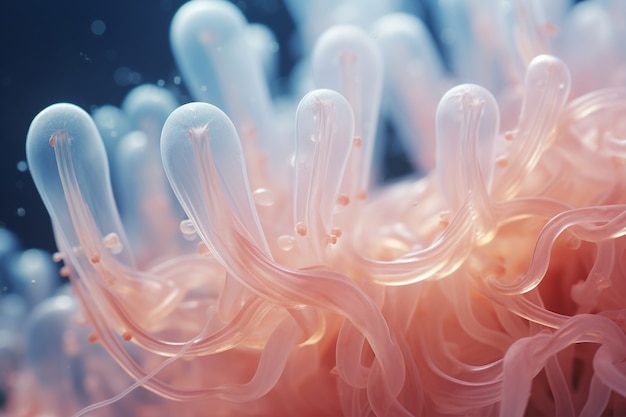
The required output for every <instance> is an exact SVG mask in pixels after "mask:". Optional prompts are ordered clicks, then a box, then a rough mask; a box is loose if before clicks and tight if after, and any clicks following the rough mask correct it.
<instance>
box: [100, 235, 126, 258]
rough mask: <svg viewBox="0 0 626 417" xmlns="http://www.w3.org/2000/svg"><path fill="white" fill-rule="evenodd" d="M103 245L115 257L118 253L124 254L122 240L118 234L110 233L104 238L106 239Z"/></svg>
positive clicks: (103, 240)
mask: <svg viewBox="0 0 626 417" xmlns="http://www.w3.org/2000/svg"><path fill="white" fill-rule="evenodd" d="M102 243H103V244H104V247H105V248H108V249H110V250H111V253H112V254H113V255H117V254H118V253H121V252H122V249H123V246H122V242H120V238H119V236H118V235H117V233H109V234H108V235H106V236H105V237H104V239H102Z"/></svg>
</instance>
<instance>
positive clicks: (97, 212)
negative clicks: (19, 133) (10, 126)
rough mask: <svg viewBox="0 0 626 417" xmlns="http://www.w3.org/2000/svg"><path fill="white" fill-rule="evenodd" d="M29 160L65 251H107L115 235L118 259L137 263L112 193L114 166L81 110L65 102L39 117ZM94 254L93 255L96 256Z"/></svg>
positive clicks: (31, 138) (33, 127)
mask: <svg viewBox="0 0 626 417" xmlns="http://www.w3.org/2000/svg"><path fill="white" fill-rule="evenodd" d="M26 157H27V160H28V164H29V166H30V170H31V174H32V176H33V180H34V182H35V186H36V187H37V190H38V191H39V194H40V195H41V197H42V199H43V201H44V204H45V205H46V208H47V210H48V213H49V214H50V217H51V218H52V222H53V224H54V230H55V234H56V235H57V236H56V237H57V240H58V241H60V244H61V246H62V247H63V249H64V250H65V249H68V248H81V249H82V252H83V253H85V252H94V251H95V252H99V251H102V250H104V248H105V247H106V243H104V242H103V239H104V237H105V236H109V235H114V236H116V239H117V241H118V242H119V245H118V246H117V247H116V254H117V255H119V256H118V259H119V260H123V262H124V263H126V264H128V265H131V264H133V263H134V261H133V260H132V255H131V253H130V251H129V250H123V249H124V248H125V249H128V243H127V239H126V235H125V232H124V230H123V228H122V225H121V221H120V218H119V214H118V212H117V207H116V205H115V201H114V199H113V192H112V190H111V184H110V182H109V165H108V159H107V155H106V151H105V148H104V144H103V142H102V139H101V137H100V133H99V132H98V129H97V128H96V125H95V123H94V122H93V120H92V119H91V117H90V116H89V114H87V112H85V111H84V110H83V109H81V108H80V107H78V106H75V105H73V104H68V103H60V104H54V105H51V106H49V107H48V108H46V109H44V110H43V111H42V112H41V113H39V114H38V115H37V116H36V117H35V119H34V120H33V122H32V123H31V126H30V128H29V131H28V135H27V138H26ZM95 252H94V253H92V254H91V255H90V256H95Z"/></svg>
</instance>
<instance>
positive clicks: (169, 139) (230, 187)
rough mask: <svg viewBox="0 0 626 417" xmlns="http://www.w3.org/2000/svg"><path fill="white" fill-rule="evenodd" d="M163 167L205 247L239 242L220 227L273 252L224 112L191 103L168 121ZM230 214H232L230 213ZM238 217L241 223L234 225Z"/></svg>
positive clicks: (164, 142) (162, 141) (235, 139)
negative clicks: (259, 217) (266, 238)
mask: <svg viewBox="0 0 626 417" xmlns="http://www.w3.org/2000/svg"><path fill="white" fill-rule="evenodd" d="M161 153H162V158H163V166H164V167H165V172H166V173H167V177H168V178H169V180H170V183H171V184H172V188H173V189H174V192H175V193H176V196H177V197H178V199H179V201H180V202H181V204H182V206H183V208H184V209H185V212H186V213H187V215H188V216H189V218H190V219H191V220H192V221H193V222H194V225H195V226H196V229H197V230H198V231H199V233H200V234H201V236H202V238H203V239H204V240H205V243H208V244H209V245H215V244H219V243H222V241H224V245H226V247H225V248H221V247H220V248H212V249H213V252H214V253H215V254H219V253H222V252H224V250H225V249H226V248H227V247H228V246H229V245H233V244H234V242H233V241H231V240H230V239H229V236H228V235H227V234H224V233H222V232H223V231H224V230H221V231H220V227H225V228H227V229H226V231H228V232H230V230H228V229H229V228H230V227H236V228H237V230H236V231H237V233H240V234H242V236H243V237H244V238H246V239H249V240H250V241H251V242H252V243H254V244H256V245H257V247H258V248H259V249H261V250H262V251H264V252H266V253H269V248H268V246H267V242H266V240H265V235H264V233H263V230H262V229H261V225H260V223H259V220H258V216H257V213H256V210H255V209H254V202H253V200H252V195H251V193H250V186H249V185H248V177H247V173H246V167H245V162H244V157H243V150H242V148H241V142H240V141H239V137H238V135H237V130H236V129H235V126H234V125H233V123H232V122H231V121H230V119H229V118H228V116H226V115H225V114H224V113H223V112H222V111H221V110H220V109H218V108H217V107H215V106H212V105H210V104H207V103H189V104H186V105H183V106H181V107H179V108H178V109H176V110H175V111H174V112H172V114H171V115H170V116H169V117H168V119H167V122H166V123H165V126H164V127H163V134H162V137H161ZM228 210H230V211H232V213H229V212H228ZM232 217H234V218H235V219H236V221H237V222H240V223H239V224H237V223H235V224H234V225H233V220H231V218H232Z"/></svg>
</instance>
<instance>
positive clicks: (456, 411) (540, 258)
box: [0, 0, 626, 417]
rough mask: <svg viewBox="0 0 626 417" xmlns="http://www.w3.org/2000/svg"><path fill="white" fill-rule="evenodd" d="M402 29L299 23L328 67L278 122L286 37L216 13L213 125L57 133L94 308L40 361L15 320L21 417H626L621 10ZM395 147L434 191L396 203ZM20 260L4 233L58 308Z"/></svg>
mask: <svg viewBox="0 0 626 417" xmlns="http://www.w3.org/2000/svg"><path fill="white" fill-rule="evenodd" d="M393 4H394V5H391V3H388V4H387V3H386V4H385V5H382V3H380V2H376V1H368V2H355V1H352V0H339V1H331V0H325V1H320V2H317V1H316V2H310V5H307V6H303V5H298V4H296V2H290V3H289V8H290V9H291V10H292V11H293V13H294V17H295V19H296V20H297V22H299V25H300V26H301V27H300V28H299V29H298V33H299V34H300V35H301V36H302V37H303V42H304V45H305V47H306V52H312V56H310V57H304V59H303V61H302V63H301V64H299V69H298V71H294V74H293V76H292V79H291V80H290V82H291V83H292V84H293V85H292V87H293V89H294V90H296V91H298V93H297V94H292V95H286V96H281V97H270V94H269V91H270V89H269V88H268V85H267V82H266V77H268V76H270V74H271V73H272V71H273V70H272V69H270V68H267V67H265V69H266V70H267V71H266V72H264V67H263V60H264V59H268V58H269V60H271V59H274V58H276V56H277V53H278V50H277V49H276V47H275V46H276V45H274V44H273V41H272V40H271V36H266V35H267V33H265V34H264V35H263V39H262V40H261V42H260V43H257V44H256V46H255V45H253V44H251V42H252V39H251V37H253V36H254V35H251V33H254V30H255V28H254V27H253V26H251V25H249V24H248V23H247V22H246V20H245V18H244V17H243V15H242V13H241V12H240V11H239V10H238V9H237V8H236V7H235V6H234V5H232V4H230V3H227V2H225V1H223V0H212V1H201V0H198V1H193V2H190V3H188V4H186V5H184V6H183V7H182V8H181V9H180V10H179V11H178V13H177V14H176V16H175V18H174V22H173V24H172V28H171V33H170V35H171V44H172V48H173V52H174V56H175V59H176V62H177V63H178V66H179V67H180V71H181V75H182V78H183V79H184V82H185V84H186V85H187V87H188V88H189V93H190V96H191V97H193V98H194V100H199V101H198V102H192V103H188V104H185V105H183V106H180V107H178V108H175V107H176V106H177V103H176V102H175V100H174V99H173V97H172V96H171V94H170V93H169V92H167V91H166V90H165V89H162V88H157V87H154V86H153V87H150V86H141V87H138V88H137V89H136V90H134V91H133V92H131V93H130V94H129V96H128V97H127V99H126V101H125V104H124V105H123V106H122V108H121V109H117V108H106V109H101V111H98V112H96V113H95V114H94V119H96V121H97V123H95V124H94V122H93V121H92V120H91V119H90V118H89V116H88V115H87V114H86V113H85V112H84V111H82V110H80V109H79V108H78V107H76V106H73V105H70V104H56V105H53V106H51V107H49V108H48V109H45V110H44V111H43V112H42V113H41V114H39V115H38V116H37V117H36V118H35V119H34V120H33V123H32V125H31V128H30V130H29V133H28V138H27V159H28V165H29V167H30V170H31V173H32V176H33V179H34V182H35V185H36V186H37V189H38V191H39V193H40V194H41V196H42V199H43V201H44V204H45V205H46V208H47V210H48V212H49V214H50V217H51V219H52V224H53V230H54V233H55V236H56V239H57V245H58V247H59V251H60V252H59V253H58V254H56V255H55V256H54V259H55V260H56V261H63V262H64V263H65V265H64V266H63V268H61V275H63V276H66V277H68V278H69V279H70V282H71V284H72V286H73V294H74V295H73V296H70V295H69V292H68V290H61V291H62V292H63V293H62V294H61V295H55V296H54V297H53V298H51V299H50V300H47V301H45V302H44V303H42V304H41V305H39V306H37V307H35V311H34V312H33V313H32V315H31V317H30V318H29V319H28V320H27V321H26V322H25V324H24V326H23V327H24V328H25V338H24V343H22V341H21V340H19V339H17V338H16V337H17V336H16V335H18V334H19V333H18V331H17V330H19V327H20V326H16V325H11V326H9V325H5V323H7V322H10V323H14V321H12V320H14V318H11V317H9V316H10V314H11V312H12V311H17V310H19V306H20V304H19V303H18V304H16V305H17V306H18V308H17V310H16V308H15V305H14V304H15V303H14V301H15V300H14V299H9V298H10V297H8V298H7V299H5V298H4V297H5V294H4V293H3V295H2V298H0V323H2V324H1V325H0V327H1V328H0V332H1V333H2V335H3V338H4V336H5V335H10V340H11V341H16V340H17V341H18V343H11V344H6V346H9V345H10V346H9V347H8V349H9V355H10V354H12V353H15V352H14V351H12V350H10V349H11V348H12V346H26V347H27V349H26V354H25V355H24V357H25V366H24V370H23V372H22V371H21V370H20V371H18V373H17V378H13V376H16V374H11V377H10V378H2V377H0V381H1V383H0V389H3V388H4V386H3V385H2V384H3V383H4V381H5V379H6V380H7V381H9V382H10V383H11V384H12V382H11V381H14V380H18V383H17V384H16V385H12V386H11V388H12V389H14V390H15V391H14V392H15V393H16V394H15V396H14V397H15V398H18V400H17V404H18V407H17V408H10V411H9V414H11V413H12V412H13V411H14V410H18V411H19V412H16V413H13V414H11V415H17V416H19V417H28V416H34V415H50V416H67V415H71V414H72V413H77V414H76V416H82V415H90V416H91V415H93V416H99V415H102V416H108V415H151V416H155V417H160V416H171V415H198V413H200V414H203V413H206V410H211V413H212V414H214V415H216V416H232V415H237V416H257V415H278V416H282V415H302V416H306V417H317V416H319V415H332V416H336V415H346V416H376V417H390V416H406V417H408V416H430V415H498V414H500V415H503V416H504V415H506V416H521V415H564V416H574V415H604V414H607V415H609V414H611V415H623V414H626V389H625V388H624V387H626V368H625V367H624V363H625V361H626V348H625V346H626V236H625V235H626V160H625V156H626V140H625V139H626V123H625V122H624V121H625V120H626V89H625V88H624V79H626V76H625V74H626V70H625V69H624V68H625V66H626V61H625V58H626V54H625V53H624V52H623V51H622V50H621V49H620V48H618V46H619V45H620V42H621V41H620V38H619V37H620V36H621V37H623V36H624V35H625V34H626V29H625V28H626V25H625V24H624V13H621V12H623V11H624V6H623V5H622V4H621V3H620V1H619V0H588V1H586V2H580V3H578V4H577V5H576V6H574V7H573V8H570V7H569V5H568V1H566V0H554V1H550V2H545V1H540V0H516V1H513V2H501V1H496V0H492V1H491V2H489V6H491V7H488V8H485V5H484V1H482V0H480V1H479V0H468V1H460V0H454V1H435V2H431V3H429V4H428V6H425V8H426V10H425V11H426V14H425V15H423V16H428V19H427V22H426V23H428V24H426V23H425V22H424V21H422V20H420V17H419V16H420V14H419V13H417V15H411V16H409V15H407V14H404V13H393V14H391V15H387V16H378V14H379V13H382V11H383V10H384V11H385V13H386V12H387V11H396V12H397V11H400V10H402V11H405V12H406V11H407V10H408V9H409V8H410V7H411V5H412V4H415V2H402V1H398V2H393ZM401 4H402V5H401ZM414 11H415V10H414ZM421 11H424V10H421ZM320 16H323V17H324V20H320ZM311 19H317V20H311ZM374 22H375V24H374ZM331 23H341V25H333V24H331ZM372 24H374V25H373V30H372V32H368V30H370V28H371V25H372ZM429 25H431V26H430V27H429ZM427 28H430V29H434V32H433V35H434V38H437V39H436V42H437V43H436V44H437V45H440V46H441V49H442V50H443V52H444V54H443V55H442V57H440V56H439V55H438V48H435V47H434V45H435V43H434V41H433V39H431V37H430V34H429V33H428V29H427ZM257 29H258V28H257ZM586 31H588V33H589V38H587V37H584V38H583V37H582V34H584V33H585V32H586ZM256 33H261V32H258V31H257V32H256ZM318 35H319V40H318V41H317V44H316V45H315V46H314V45H313V42H314V38H316V37H317V36H318ZM258 40H259V39H257V41H258ZM585 42H593V43H594V47H595V46H597V47H595V49H594V50H593V51H590V52H589V54H587V52H585V53H584V54H583V53H581V50H582V49H584V48H583V47H582V46H581V45H584V43H585ZM622 43H623V42H622ZM281 47H282V46H281ZM622 49H623V48H622ZM281 52H284V50H283V51H281ZM444 57H445V59H444ZM589 57H592V58H589ZM588 58H589V59H588ZM444 62H445V63H446V64H447V66H446V65H444V64H443V63H444ZM265 63H266V64H267V61H266V62H265ZM309 70H310V71H311V74H309V73H308V71H309ZM296 72H297V74H296ZM309 75H310V76H311V78H312V79H308V78H307V77H308V76H309ZM278 84H281V85H282V84H286V83H278ZM278 84H274V85H273V87H272V89H271V91H272V93H279V94H283V93H286V91H285V89H283V88H282V87H281V86H278V88H276V87H277V85H278ZM311 84H315V85H316V86H317V87H320V89H317V90H313V91H310V92H309V93H308V94H307V93H306V92H305V91H309V90H310V85H311ZM452 85H457V86H456V87H452V88H450V87H451V86H452ZM444 90H447V92H445V93H444ZM140 93H141V94H140ZM144 93H145V94H144ZM301 97H303V98H302V99H300V98H301ZM440 97H441V99H439V98H440ZM140 98H141V99H140ZM381 98H382V106H381ZM272 100H274V101H273V102H272ZM437 102H438V103H439V104H438V105H437ZM209 103H210V104H209ZM298 103H299V104H298ZM379 107H382V108H383V112H382V114H383V118H382V119H381V121H382V123H378V122H379V119H378V117H379ZM220 108H221V110H220ZM387 119H388V120H387ZM231 120H232V121H231ZM294 122H295V123H294ZM387 122H389V123H387ZM379 126H380V127H379ZM161 127H162V129H161ZM98 129H99V130H100V134H99V133H98ZM131 129H136V130H137V131H132V132H131ZM388 134H389V135H388ZM394 134H397V136H398V138H400V139H401V140H399V141H398V143H402V145H398V143H395V144H394V142H393V141H391V142H389V143H386V142H383V141H379V138H382V137H383V136H390V137H391V138H393V135H394ZM101 136H102V138H101ZM377 136H378V137H377ZM122 137H123V139H122ZM375 138H376V139H375ZM103 139H104V143H103ZM294 139H295V140H294ZM375 141H377V143H378V145H380V147H379V148H378V147H377V148H375ZM159 142H160V143H159ZM51 145H52V146H51ZM396 145H398V146H402V147H404V149H405V150H406V152H408V153H409V154H410V155H409V157H408V162H409V163H412V164H414V165H416V166H417V167H419V169H420V170H421V171H420V172H418V173H415V174H413V175H410V176H407V177H404V178H402V179H400V180H398V181H397V182H393V183H389V184H377V183H376V181H375V179H376V178H378V177H380V176H382V174H383V173H385V170H386V169H387V168H389V167H386V166H385V164H386V163H387V162H383V158H382V157H381V158H377V157H375V156H374V155H373V154H374V153H378V152H379V151H380V152H381V153H382V152H383V150H384V152H389V154H390V155H392V156H394V157H397V156H398V155H397V154H398V153H400V152H399V151H398V149H396ZM159 146H160V148H159ZM383 148H384V149H383ZM159 150H160V154H159V153H158V151H159ZM159 162H161V163H162V164H163V168H161V166H159ZM109 163H110V166H111V168H110V169H109ZM393 168H396V167H393ZM129 172H131V173H132V174H129ZM163 174H165V176H166V177H167V179H168V182H169V186H171V188H172V189H173V193H172V192H171V190H170V189H168V184H166V183H165V182H164V177H163ZM129 175H131V178H129ZM109 176H112V179H113V181H112V182H113V190H112V187H111V184H110V182H109ZM114 193H115V194H114ZM172 194H173V195H172ZM114 197H115V199H117V201H118V202H119V203H120V210H119V214H118V209H117V206H116V203H115V201H114ZM126 197H130V198H126ZM366 197H367V198H366ZM157 200H158V201H157ZM144 204H145V206H144ZM180 208H182V210H180ZM145 210H147V211H145ZM182 211H184V214H185V215H186V216H187V218H184V217H183V213H182ZM181 220H182V221H181ZM174 226H177V227H174ZM3 239H4V240H3ZM17 254H19V248H17V246H16V244H15V242H14V241H12V240H11V239H10V237H9V238H6V237H3V233H2V230H0V272H2V273H3V274H4V272H5V271H6V272H7V273H8V274H9V275H10V276H9V279H8V281H5V280H4V278H3V277H0V280H2V285H3V286H4V285H5V283H6V282H8V283H9V287H12V286H13V285H15V288H16V292H18V290H17V289H19V293H20V294H22V293H23V294H35V288H34V287H35V286H34V285H24V279H26V278H25V277H32V276H34V275H33V274H36V273H37V271H36V269H35V268H34V261H33V265H31V266H32V267H33V270H30V271H24V270H26V269H28V265H26V264H27V263H28V262H26V261H25V260H24V259H26V258H27V257H26V256H17ZM24 255H25V254H24ZM22 258H24V259H22ZM33 271H35V272H33ZM19 283H21V284H19ZM39 283H40V282H39V280H37V284H39ZM41 284H42V286H43V281H41ZM26 286H32V287H33V291H32V292H31V291H27V290H26V289H25V288H24V287H26ZM3 288H4V287H3ZM46 288H47V289H46V291H49V288H48V287H46ZM12 290H13V288H9V291H12ZM11 295H14V294H11ZM35 295H36V296H37V297H40V295H37V294H35ZM75 300H78V301H79V303H76V302H75ZM77 304H80V308H78V307H77ZM7 306H9V307H11V306H13V309H11V308H7ZM20 314H22V315H23V312H22V313H20ZM14 316H16V315H15V314H14ZM7 317H9V318H10V320H7ZM42 329H45V330H46V331H43V330H42ZM90 331H91V334H90V335H88V333H89V332H90ZM3 342H4V339H3ZM6 346H5V344H3V345H2V346H0V363H6V361H5V359H6V358H7V353H6V352H7V349H6ZM15 357H20V356H19V355H16V356H15ZM10 358H13V356H10ZM9 362H10V361H9ZM0 368H2V369H0V371H2V372H4V368H3V367H0ZM60 369H63V371H62V372H60V371H58V370H60ZM68 369H69V372H68V371H67V370H68ZM55 372H58V373H59V375H56V374H55ZM60 374H62V375H60ZM4 375H5V374H4V373H2V376H3V377H4ZM57 380H58V384H57V383H54V384H51V383H50V381H55V382H56V381H57ZM144 388H145V389H147V390H148V391H149V392H146V391H145V390H144ZM0 394H1V393H0ZM58 398H63V399H65V398H67V401H63V403H61V401H59V400H58ZM90 404H91V405H90ZM21 406H23V408H20V407H21ZM81 408H82V411H78V412H77V410H80V409H81ZM199 410H200V411H199ZM0 413H1V411H0ZM20 413H21V414H20Z"/></svg>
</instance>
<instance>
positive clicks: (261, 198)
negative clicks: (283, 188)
mask: <svg viewBox="0 0 626 417" xmlns="http://www.w3.org/2000/svg"><path fill="white" fill-rule="evenodd" d="M252 198H254V202H255V203H256V205H258V206H262V207H271V206H273V205H274V193H272V191H270V190H268V189H267V188H257V189H256V190H254V192H253V193H252Z"/></svg>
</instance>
